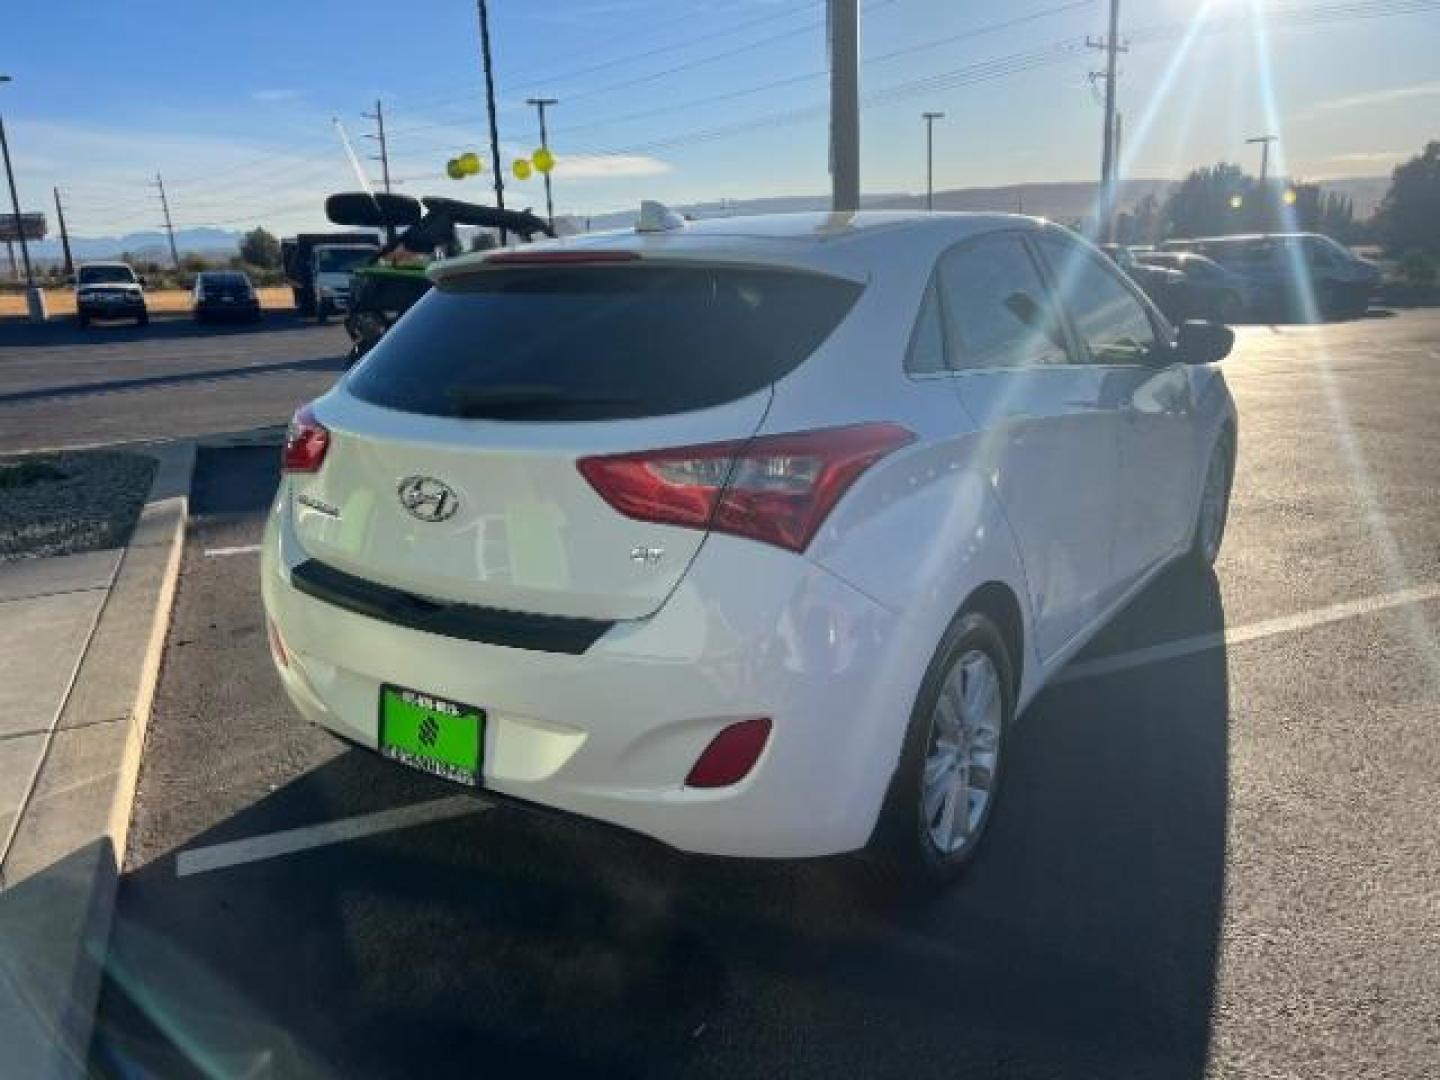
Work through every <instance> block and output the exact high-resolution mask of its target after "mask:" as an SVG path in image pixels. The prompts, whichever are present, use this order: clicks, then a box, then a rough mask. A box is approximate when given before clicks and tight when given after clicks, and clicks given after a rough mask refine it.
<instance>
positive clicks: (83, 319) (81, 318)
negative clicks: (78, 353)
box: [75, 314, 90, 330]
mask: <svg viewBox="0 0 1440 1080" xmlns="http://www.w3.org/2000/svg"><path fill="white" fill-rule="evenodd" d="M75 321H76V322H77V323H79V324H80V329H81V330H88V329H89V328H90V316H89V315H84V314H77V315H76V316H75Z"/></svg>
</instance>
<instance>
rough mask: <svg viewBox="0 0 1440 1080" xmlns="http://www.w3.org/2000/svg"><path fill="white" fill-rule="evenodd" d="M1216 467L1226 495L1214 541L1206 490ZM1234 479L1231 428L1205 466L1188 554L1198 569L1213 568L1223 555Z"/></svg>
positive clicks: (1233, 452)
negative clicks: (1207, 513)
mask: <svg viewBox="0 0 1440 1080" xmlns="http://www.w3.org/2000/svg"><path fill="white" fill-rule="evenodd" d="M1215 470H1218V472H1219V474H1220V476H1221V477H1222V478H1223V480H1222V482H1223V485H1224V493H1223V494H1224V498H1223V502H1222V504H1221V507H1220V519H1219V524H1218V531H1217V532H1216V533H1214V535H1213V543H1212V540H1211V534H1210V533H1209V532H1208V531H1207V529H1206V527H1205V525H1206V522H1205V514H1206V509H1207V507H1206V493H1207V489H1208V485H1209V484H1210V481H1211V477H1212V471H1215ZM1234 479H1235V439H1234V437H1233V436H1232V435H1231V434H1230V432H1229V431H1226V432H1224V433H1223V434H1222V435H1221V436H1220V438H1219V439H1218V440H1216V443H1215V448H1214V449H1213V450H1211V451H1210V460H1209V462H1207V463H1206V466H1205V477H1204V478H1203V479H1202V480H1201V482H1200V498H1199V501H1198V504H1197V505H1196V508H1195V527H1194V530H1193V531H1192V533H1191V535H1190V551H1189V555H1188V558H1189V560H1190V563H1191V564H1192V565H1193V566H1194V567H1195V568H1196V569H1198V570H1203V571H1209V570H1210V568H1211V567H1213V566H1214V565H1215V560H1216V559H1217V558H1218V557H1219V555H1220V547H1221V545H1222V544H1223V543H1224V542H1225V526H1226V524H1227V523H1228V522H1229V520H1230V491H1231V488H1232V487H1233V486H1234Z"/></svg>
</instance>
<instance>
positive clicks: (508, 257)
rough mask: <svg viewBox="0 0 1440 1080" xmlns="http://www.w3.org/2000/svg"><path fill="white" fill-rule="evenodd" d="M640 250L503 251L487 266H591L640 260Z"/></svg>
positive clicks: (489, 259) (491, 257)
mask: <svg viewBox="0 0 1440 1080" xmlns="http://www.w3.org/2000/svg"><path fill="white" fill-rule="evenodd" d="M639 261H640V253H639V252H638V251H502V252H499V253H498V254H495V255H491V256H490V257H489V258H488V259H486V260H485V264H486V265H487V266H497V265H498V266H591V265H594V264H596V263H623V262H639Z"/></svg>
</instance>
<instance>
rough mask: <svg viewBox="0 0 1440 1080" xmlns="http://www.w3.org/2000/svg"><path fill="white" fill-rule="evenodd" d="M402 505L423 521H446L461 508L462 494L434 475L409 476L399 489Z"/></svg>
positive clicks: (412, 515)
mask: <svg viewBox="0 0 1440 1080" xmlns="http://www.w3.org/2000/svg"><path fill="white" fill-rule="evenodd" d="M398 491H399V494H400V505H401V506H403V507H405V509H406V510H408V511H409V512H410V516H411V517H415V518H419V519H420V520H421V521H444V520H445V519H447V518H450V517H454V516H455V511H456V510H458V509H459V508H460V496H459V495H457V494H455V489H454V488H452V487H451V486H450V485H449V484H447V483H445V481H443V480H436V479H435V478H434V477H433V476H407V477H406V478H405V479H404V480H401V481H400V487H399V489H398Z"/></svg>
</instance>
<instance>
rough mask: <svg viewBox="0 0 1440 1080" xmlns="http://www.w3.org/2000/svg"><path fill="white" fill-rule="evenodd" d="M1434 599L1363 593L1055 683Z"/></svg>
mask: <svg viewBox="0 0 1440 1080" xmlns="http://www.w3.org/2000/svg"><path fill="white" fill-rule="evenodd" d="M1437 599H1440V585H1419V586H1416V587H1415V588H1413V589H1401V590H1400V591H1399V592H1393V593H1382V594H1381V595H1379V596H1366V597H1362V598H1361V599H1359V600H1347V601H1345V602H1344V603H1341V604H1331V605H1329V606H1328V607H1322V608H1311V609H1310V610H1309V611H1302V612H1300V613H1298V614H1296V615H1282V616H1280V617H1279V618H1277V619H1263V620H1261V621H1260V622H1255V623H1248V624H1247V625H1245V626H1236V627H1232V628H1231V629H1229V630H1226V631H1225V632H1224V633H1223V634H1222V633H1218V632H1217V633H1213V634H1196V635H1195V636H1194V637H1187V638H1181V639H1180V640H1178V641H1167V642H1165V643H1164V644H1163V645H1150V646H1147V647H1146V648H1143V649H1132V650H1131V651H1129V652H1123V653H1116V654H1114V655H1113V656H1101V657H1097V658H1096V659H1094V660H1084V661H1081V662H1080V663H1078V664H1071V665H1070V666H1069V667H1067V668H1066V669H1065V670H1064V671H1062V672H1061V673H1060V674H1059V675H1058V676H1056V678H1055V680H1054V683H1055V684H1057V685H1058V684H1060V683H1067V682H1075V681H1076V680H1078V679H1090V678H1094V677H1095V676H1097V675H1113V674H1114V673H1115V672H1117V671H1129V670H1130V669H1131V668H1137V667H1141V666H1142V665H1144V664H1154V663H1158V662H1159V661H1162V660H1174V659H1176V658H1178V657H1181V656H1190V655H1193V654H1194V653H1199V652H1205V651H1206V650H1207V649H1217V648H1219V647H1220V646H1222V645H1240V644H1243V643H1244V642H1247V641H1258V640H1260V639H1261V638H1267V637H1274V636H1275V635H1276V634H1290V633H1294V632H1295V631H1297V630H1310V629H1313V628H1314V627H1317V626H1325V625H1327V624H1329V623H1335V622H1340V621H1342V620H1344V619H1353V618H1356V617H1357V616H1360V615H1371V614H1373V613H1375V612H1377V611H1384V610H1386V609H1387V608H1394V607H1403V606H1404V605H1406V604H1418V603H1422V602H1424V601H1426V600H1437Z"/></svg>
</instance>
